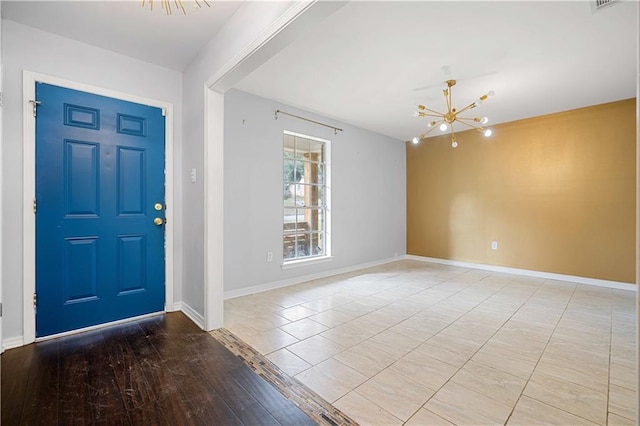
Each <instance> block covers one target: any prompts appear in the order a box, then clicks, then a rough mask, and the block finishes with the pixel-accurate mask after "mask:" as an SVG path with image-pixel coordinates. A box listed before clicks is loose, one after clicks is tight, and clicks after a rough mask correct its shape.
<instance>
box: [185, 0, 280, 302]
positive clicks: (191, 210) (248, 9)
mask: <svg viewBox="0 0 640 426" xmlns="http://www.w3.org/2000/svg"><path fill="white" fill-rule="evenodd" d="M290 7H291V3H290V2H286V1H282V2H248V3H246V4H244V5H243V6H242V7H241V8H240V9H238V11H237V12H236V13H235V14H234V15H233V16H232V17H231V19H230V20H229V21H228V22H227V23H226V24H225V26H224V27H223V28H221V29H220V31H218V33H217V34H216V36H215V37H214V38H213V39H212V40H211V41H210V42H209V43H208V44H207V45H206V46H205V47H204V48H203V49H202V51H201V52H200V54H199V55H198V57H197V58H196V59H195V60H194V61H193V62H192V63H191V64H190V65H189V67H187V69H186V70H185V72H184V79H183V81H184V85H183V101H184V103H183V108H184V160H183V169H184V171H185V173H190V171H191V169H194V168H195V169H196V173H197V176H199V177H200V178H199V179H197V181H196V182H194V183H191V182H190V181H188V180H185V183H184V192H183V196H184V197H183V201H184V205H185V208H184V210H183V211H184V225H185V226H184V247H183V248H184V253H183V258H184V276H183V283H184V285H183V294H182V296H183V300H184V303H185V304H186V305H188V306H189V307H190V308H192V309H193V310H194V311H196V312H197V313H198V314H201V315H204V311H205V309H204V300H205V291H204V287H205V258H204V247H205V244H204V234H205V226H204V209H205V205H204V201H205V194H204V179H203V178H204V124H205V116H204V105H205V96H204V94H205V87H206V83H207V80H208V79H209V78H210V77H211V76H213V75H215V74H216V73H217V72H219V71H220V70H221V69H224V68H225V66H226V65H227V64H228V63H232V64H235V63H236V62H237V61H238V59H237V58H238V55H240V57H242V55H247V54H248V52H245V50H246V48H247V46H250V45H251V44H252V43H253V42H254V40H256V39H258V38H260V36H261V35H262V34H263V33H264V32H265V31H268V29H269V28H270V27H271V26H272V25H273V24H274V22H277V21H278V19H279V18H280V17H281V16H282V15H283V14H284V13H285V12H286V11H287V9H289V8H290ZM218 148H219V147H216V149H218ZM220 201H222V200H220ZM220 244H221V243H220Z"/></svg>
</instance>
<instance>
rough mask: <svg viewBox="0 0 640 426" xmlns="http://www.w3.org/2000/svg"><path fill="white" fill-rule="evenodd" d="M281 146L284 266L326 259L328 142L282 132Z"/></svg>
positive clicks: (328, 248)
mask: <svg viewBox="0 0 640 426" xmlns="http://www.w3.org/2000/svg"><path fill="white" fill-rule="evenodd" d="M283 146H284V150H283V158H284V163H283V171H284V173H283V202H284V204H283V205H284V208H283V212H284V217H283V232H282V249H283V254H284V257H283V258H284V262H285V263H286V262H291V261H294V260H301V259H310V258H317V257H326V256H329V255H330V243H329V223H330V221H329V219H330V218H329V182H330V181H329V176H330V174H329V171H330V170H329V141H327V140H323V139H318V138H314V137H311V136H304V135H299V134H296V133H291V132H287V131H285V132H284V143H283Z"/></svg>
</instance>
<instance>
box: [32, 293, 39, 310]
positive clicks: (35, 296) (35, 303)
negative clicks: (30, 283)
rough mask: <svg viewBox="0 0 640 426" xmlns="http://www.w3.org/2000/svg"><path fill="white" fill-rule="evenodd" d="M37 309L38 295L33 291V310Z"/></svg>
mask: <svg viewBox="0 0 640 426" xmlns="http://www.w3.org/2000/svg"><path fill="white" fill-rule="evenodd" d="M36 309H38V295H36V294H35V293H33V310H34V311H35V310H36Z"/></svg>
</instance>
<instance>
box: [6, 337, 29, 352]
mask: <svg viewBox="0 0 640 426" xmlns="http://www.w3.org/2000/svg"><path fill="white" fill-rule="evenodd" d="M20 346H24V338H23V337H22V336H16V337H9V338H7V339H4V340H3V341H2V351H6V350H7V349H13V348H19V347H20Z"/></svg>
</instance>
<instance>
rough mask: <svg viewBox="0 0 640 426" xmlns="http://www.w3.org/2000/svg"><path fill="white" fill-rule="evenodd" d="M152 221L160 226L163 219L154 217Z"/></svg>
mask: <svg viewBox="0 0 640 426" xmlns="http://www.w3.org/2000/svg"><path fill="white" fill-rule="evenodd" d="M153 223H155V224H156V225H158V226H160V225H162V224H163V223H164V220H162V218H159V217H156V218H155V219H153Z"/></svg>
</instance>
